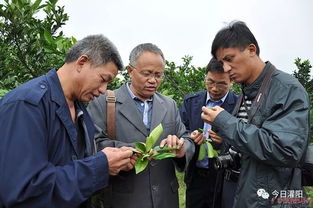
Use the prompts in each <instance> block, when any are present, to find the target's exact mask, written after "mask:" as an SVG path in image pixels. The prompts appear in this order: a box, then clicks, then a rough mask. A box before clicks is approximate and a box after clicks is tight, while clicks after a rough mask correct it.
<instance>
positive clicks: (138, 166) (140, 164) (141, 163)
mask: <svg viewBox="0 0 313 208" xmlns="http://www.w3.org/2000/svg"><path fill="white" fill-rule="evenodd" d="M148 162H149V161H148V159H147V158H145V159H143V158H142V157H139V158H138V159H137V160H136V163H135V171H136V174H138V173H140V172H142V171H143V170H144V169H145V168H146V167H147V165H148Z"/></svg>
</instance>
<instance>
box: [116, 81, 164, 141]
mask: <svg viewBox="0 0 313 208" xmlns="http://www.w3.org/2000/svg"><path fill="white" fill-rule="evenodd" d="M126 84H127V83H126ZM126 84H123V85H122V86H121V87H120V88H119V89H118V90H116V102H119V103H121V107H120V109H119V111H120V113H121V114H122V115H123V116H124V117H125V119H127V120H128V121H129V122H130V123H132V124H133V125H134V126H135V127H136V128H137V129H138V130H139V131H140V132H141V133H143V134H144V135H145V136H148V134H149V132H148V131H147V128H146V127H145V125H144V123H143V121H142V119H141V117H140V114H139V112H138V110H137V108H136V106H135V103H134V101H133V99H132V98H131V96H130V94H129V92H128V90H127V86H126ZM152 106H153V107H152V118H151V129H154V128H155V127H156V126H157V125H158V124H160V123H161V122H162V120H163V118H164V116H165V114H166V111H167V109H166V107H165V106H164V101H163V100H162V99H161V96H160V95H159V93H155V94H154V95H153V104H152Z"/></svg>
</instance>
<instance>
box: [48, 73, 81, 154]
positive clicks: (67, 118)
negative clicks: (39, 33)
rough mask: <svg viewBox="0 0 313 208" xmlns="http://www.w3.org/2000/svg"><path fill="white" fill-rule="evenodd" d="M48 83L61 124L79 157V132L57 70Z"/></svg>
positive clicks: (50, 76) (49, 76)
mask: <svg viewBox="0 0 313 208" xmlns="http://www.w3.org/2000/svg"><path fill="white" fill-rule="evenodd" d="M46 77H47V82H48V84H49V87H50V89H51V91H50V93H51V100H52V101H53V102H55V103H57V104H58V106H59V108H57V110H56V114H57V116H58V117H59V118H60V120H61V122H62V123H63V125H64V127H65V129H66V131H67V133H68V135H69V137H70V141H71V144H72V146H73V149H74V151H75V153H76V154H77V155H78V149H77V131H76V128H75V126H74V123H73V121H72V119H71V118H72V117H71V114H70V110H69V107H68V105H67V102H66V100H65V96H64V92H63V89H62V86H61V83H60V80H59V77H58V75H57V73H56V69H51V70H50V71H49V72H48V73H47V75H46Z"/></svg>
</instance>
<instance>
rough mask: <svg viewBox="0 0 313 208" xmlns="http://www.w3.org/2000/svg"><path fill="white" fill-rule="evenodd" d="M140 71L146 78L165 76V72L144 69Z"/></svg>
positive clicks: (158, 78)
mask: <svg viewBox="0 0 313 208" xmlns="http://www.w3.org/2000/svg"><path fill="white" fill-rule="evenodd" d="M129 66H131V67H132V68H134V69H136V70H137V71H138V69H137V68H136V67H134V66H133V65H129ZM138 73H139V74H140V75H141V76H143V77H145V78H148V79H152V78H155V79H157V80H161V79H163V78H164V77H165V75H164V73H152V72H150V71H147V70H143V71H138Z"/></svg>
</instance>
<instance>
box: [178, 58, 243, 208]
mask: <svg viewBox="0 0 313 208" xmlns="http://www.w3.org/2000/svg"><path fill="white" fill-rule="evenodd" d="M205 83H206V88H207V90H206V91H201V92H197V93H193V94H190V95H187V96H186V98H185V99H184V103H183V105H182V106H181V108H180V114H181V118H182V121H183V123H184V124H185V126H186V128H187V130H189V131H190V132H193V133H192V137H191V138H192V139H194V142H195V143H196V144H197V145H196V151H195V154H194V157H193V158H192V160H191V162H190V163H189V167H188V169H187V171H186V173H185V183H186V186H187V189H186V207H187V208H211V207H215V208H218V207H221V201H222V192H221V189H222V185H223V172H222V171H217V170H216V169H215V168H214V159H213V158H208V157H205V158H204V159H203V160H198V156H199V149H200V145H206V144H202V143H203V141H204V139H205V138H208V137H210V138H211V139H212V140H213V142H214V143H215V144H214V146H215V147H216V148H218V146H220V143H221V142H222V140H221V138H220V137H219V136H218V135H217V134H216V133H215V132H214V131H213V130H212V129H211V126H210V125H209V124H207V123H204V122H203V120H202V119H201V112H202V111H201V108H202V106H207V107H212V106H215V105H219V106H222V107H223V108H225V109H226V110H227V111H228V112H232V110H233V108H234V107H235V104H236V101H237V96H236V95H235V94H234V93H233V92H232V91H229V88H230V86H231V81H230V78H229V75H228V74H227V73H224V69H223V65H222V64H221V62H219V61H217V60H216V59H215V58H212V59H211V60H210V62H209V64H208V66H207V71H206V76H205ZM199 128H201V129H204V132H203V134H202V133H200V132H198V131H197V129H199ZM227 185H228V187H227V190H226V192H224V193H225V196H224V197H223V198H224V202H225V203H226V204H225V203H224V206H223V207H231V206H232V201H233V195H234V194H233V193H234V192H235V186H236V183H227ZM229 186H230V187H229ZM227 204H229V205H228V206H226V205H227Z"/></svg>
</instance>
